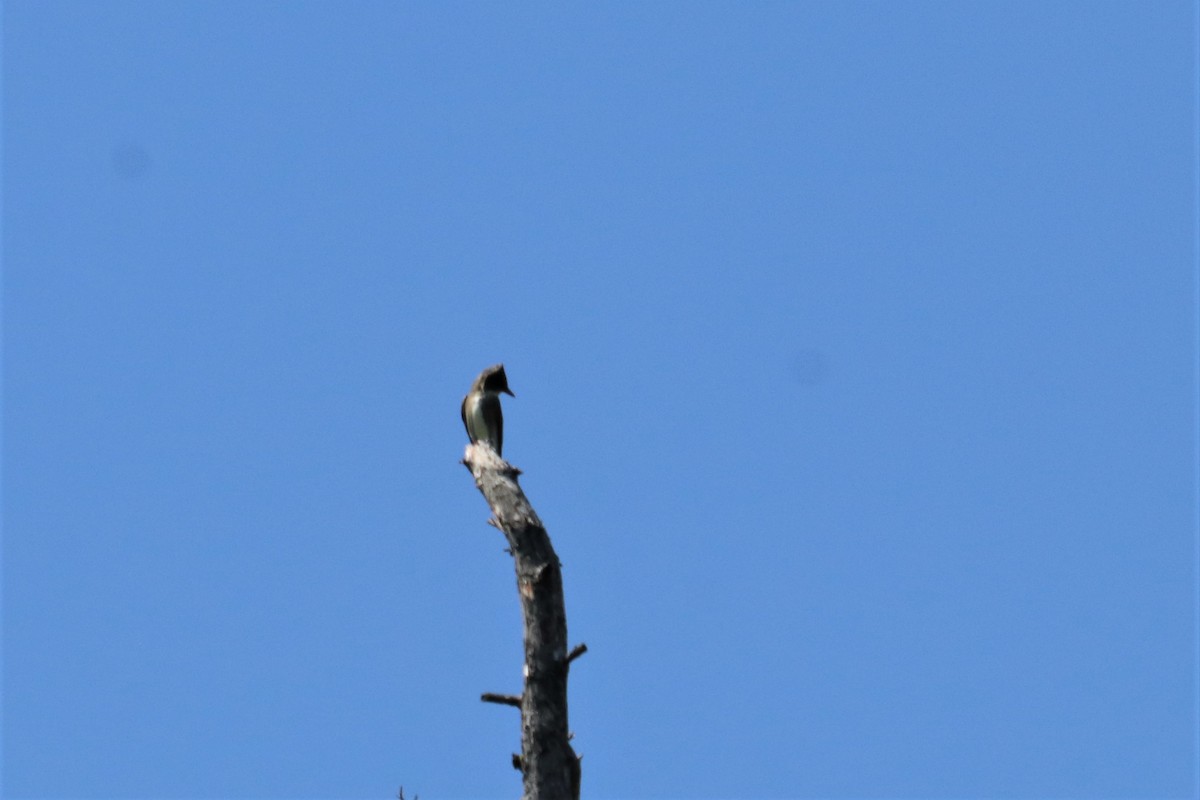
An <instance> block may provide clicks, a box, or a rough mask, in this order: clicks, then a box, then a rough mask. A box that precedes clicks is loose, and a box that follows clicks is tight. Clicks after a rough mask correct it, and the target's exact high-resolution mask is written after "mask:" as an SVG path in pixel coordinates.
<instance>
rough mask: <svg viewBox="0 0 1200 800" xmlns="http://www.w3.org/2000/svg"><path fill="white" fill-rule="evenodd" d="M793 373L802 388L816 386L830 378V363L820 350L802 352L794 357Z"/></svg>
mask: <svg viewBox="0 0 1200 800" xmlns="http://www.w3.org/2000/svg"><path fill="white" fill-rule="evenodd" d="M792 373H793V374H794V375H795V376H796V380H797V381H799V383H800V385H801V386H816V385H817V384H819V383H824V382H825V380H826V378H828V377H829V361H828V359H826V358H825V354H824V353H822V352H821V351H820V350H800V351H798V352H797V353H796V355H795V356H793V357H792Z"/></svg>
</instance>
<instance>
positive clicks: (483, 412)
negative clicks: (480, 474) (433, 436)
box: [462, 364, 516, 455]
mask: <svg viewBox="0 0 1200 800" xmlns="http://www.w3.org/2000/svg"><path fill="white" fill-rule="evenodd" d="M501 392H504V393H505V394H506V395H508V396H509V397H516V395H515V394H513V393H512V392H511V391H509V388H508V376H507V375H505V374H504V365H503V364H496V365H495V366H491V367H488V368H487V369H485V370H484V371H483V372H481V373H479V377H478V378H476V379H475V382H474V383H472V384H471V391H469V392H467V396H466V397H464V398H463V401H462V421H463V425H465V426H466V428H467V436H468V437H470V439H471V441H472V442H483V441H486V442H488V443H489V444H491V446H492V448H493V449H494V450H495V451H496V455H500V449H501V448H502V447H503V446H504V415H503V414H501V413H500V393H501Z"/></svg>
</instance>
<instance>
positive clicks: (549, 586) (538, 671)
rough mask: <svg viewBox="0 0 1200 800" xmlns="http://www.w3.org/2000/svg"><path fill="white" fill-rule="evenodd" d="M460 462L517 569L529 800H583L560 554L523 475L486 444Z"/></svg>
mask: <svg viewBox="0 0 1200 800" xmlns="http://www.w3.org/2000/svg"><path fill="white" fill-rule="evenodd" d="M463 464H465V465H466V467H467V469H469V470H470V471H471V475H472V476H473V477H474V478H475V485H476V487H478V488H479V491H480V492H482V493H483V496H484V498H485V499H486V500H487V503H488V506H490V507H491V509H492V514H493V519H492V520H491V522H492V524H493V525H495V526H496V527H497V528H499V529H500V530H501V532H503V533H504V537H505V539H507V540H508V547H509V551H510V552H511V553H512V556H513V565H514V567H515V568H516V575H517V595H518V596H519V598H520V601H521V616H522V618H523V620H524V624H525V671H524V675H525V686H524V689H523V691H522V693H521V698H520V706H521V757H520V759H519V761H518V760H514V764H519V767H518V768H519V769H520V770H521V774H522V776H523V778H524V785H525V794H524V800H566V799H570V800H578V797H579V778H580V769H579V758H578V757H577V756H576V755H575V751H574V750H573V749H572V748H571V744H570V741H569V738H570V735H569V732H568V728H567V672H568V668H569V665H570V658H569V656H568V653H567V614H566V608H565V605H564V603H563V589H562V570H561V565H560V564H559V562H558V556H557V555H555V553H554V547H553V546H552V545H551V544H550V537H549V536H548V535H547V534H546V529H545V528H544V527H542V521H541V520H540V519H538V516H537V513H536V512H535V511H534V510H533V506H532V505H530V503H529V501H528V500H527V499H526V498H525V493H524V492H522V491H521V487H520V486H519V485H518V484H517V476H518V475H520V474H521V473H520V471H519V470H517V469H516V468H514V467H513V466H512V465H511V464H509V463H508V462H507V461H504V460H503V459H502V458H500V456H498V455H497V454H496V451H495V450H493V449H492V448H491V446H490V445H489V444H488V443H487V442H479V443H477V444H471V445H467V450H466V454H465V456H464V458H463ZM584 649H586V647H585V648H584ZM575 650H579V648H578V647H577V648H575ZM572 653H573V654H574V655H575V656H578V655H581V654H582V652H580V653H575V651H572ZM492 696H493V697H503V695H492ZM487 698H488V695H484V699H487ZM491 702H501V701H496V700H492V701H491Z"/></svg>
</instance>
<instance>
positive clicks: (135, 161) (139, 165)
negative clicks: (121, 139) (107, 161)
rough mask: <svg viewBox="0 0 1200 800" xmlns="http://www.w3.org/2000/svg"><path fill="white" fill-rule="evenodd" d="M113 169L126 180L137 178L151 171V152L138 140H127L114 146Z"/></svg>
mask: <svg viewBox="0 0 1200 800" xmlns="http://www.w3.org/2000/svg"><path fill="white" fill-rule="evenodd" d="M112 166H113V171H115V172H116V173H117V174H118V175H120V176H121V177H122V178H125V179H126V180H137V179H138V178H141V177H143V176H144V175H146V173H148V172H149V171H150V167H151V163H150V154H149V153H147V152H146V148H144V147H142V146H141V145H140V144H137V143H136V142H125V143H123V144H119V145H117V146H116V147H114V148H113V152H112Z"/></svg>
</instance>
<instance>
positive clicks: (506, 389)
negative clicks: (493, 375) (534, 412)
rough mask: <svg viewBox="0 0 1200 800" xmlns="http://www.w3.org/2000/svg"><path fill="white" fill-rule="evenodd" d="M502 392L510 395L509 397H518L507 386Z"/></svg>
mask: <svg viewBox="0 0 1200 800" xmlns="http://www.w3.org/2000/svg"><path fill="white" fill-rule="evenodd" d="M500 391H502V392H504V393H505V394H506V395H508V396H509V397H516V395H515V394H513V393H512V389H509V388H508V387H507V386H505V387H504V388H503V389H501V390H500Z"/></svg>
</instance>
